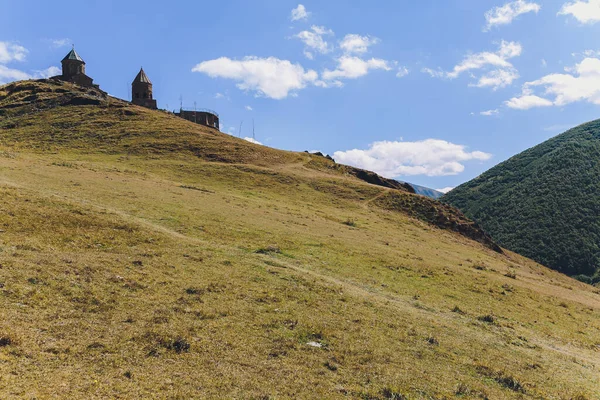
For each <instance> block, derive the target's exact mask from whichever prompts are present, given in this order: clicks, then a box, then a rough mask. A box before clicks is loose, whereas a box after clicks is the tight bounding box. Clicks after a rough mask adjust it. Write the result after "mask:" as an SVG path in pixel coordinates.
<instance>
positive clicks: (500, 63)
mask: <svg viewBox="0 0 600 400" xmlns="http://www.w3.org/2000/svg"><path fill="white" fill-rule="evenodd" d="M522 51H523V48H522V47H521V45H520V44H519V43H516V42H506V41H504V40H503V41H502V42H500V47H499V49H498V51H497V52H495V53H491V52H488V51H484V52H481V53H475V54H470V55H468V56H466V57H465V59H464V60H463V61H462V62H461V63H460V64H458V65H456V66H455V67H454V69H453V70H452V71H451V72H448V73H447V76H448V77H449V78H451V79H453V78H457V77H458V76H459V75H460V74H462V73H463V72H467V71H470V70H476V69H481V68H484V67H487V66H493V67H501V68H509V69H512V68H513V65H512V64H511V63H510V62H508V60H509V59H511V58H514V57H518V56H520V55H521V52H522Z"/></svg>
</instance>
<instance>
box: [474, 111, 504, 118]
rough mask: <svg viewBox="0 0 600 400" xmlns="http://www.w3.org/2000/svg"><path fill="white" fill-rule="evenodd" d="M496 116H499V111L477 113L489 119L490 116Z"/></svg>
mask: <svg viewBox="0 0 600 400" xmlns="http://www.w3.org/2000/svg"><path fill="white" fill-rule="evenodd" d="M498 114H500V110H498V109H495V110H487V111H481V112H480V113H479V115H483V116H484V117H491V116H492V115H498Z"/></svg>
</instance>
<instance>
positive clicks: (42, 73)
mask: <svg viewBox="0 0 600 400" xmlns="http://www.w3.org/2000/svg"><path fill="white" fill-rule="evenodd" d="M61 74H62V70H61V69H60V68H58V67H55V66H52V67H48V68H46V69H42V70H39V71H35V74H34V75H33V77H34V78H50V77H52V76H56V75H61Z"/></svg>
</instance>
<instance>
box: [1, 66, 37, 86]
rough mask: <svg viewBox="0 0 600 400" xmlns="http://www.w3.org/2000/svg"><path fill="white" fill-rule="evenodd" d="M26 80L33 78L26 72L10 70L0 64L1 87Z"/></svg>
mask: <svg viewBox="0 0 600 400" xmlns="http://www.w3.org/2000/svg"><path fill="white" fill-rule="evenodd" d="M24 79H31V76H30V75H29V74H28V73H26V72H23V71H19V70H18V69H12V68H8V67H7V66H5V65H2V64H0V85H4V84H5V83H8V82H12V81H21V80H24Z"/></svg>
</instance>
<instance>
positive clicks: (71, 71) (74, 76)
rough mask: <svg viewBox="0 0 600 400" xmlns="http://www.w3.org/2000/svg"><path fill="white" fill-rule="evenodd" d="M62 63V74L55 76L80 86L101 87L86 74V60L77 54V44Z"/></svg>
mask: <svg viewBox="0 0 600 400" xmlns="http://www.w3.org/2000/svg"><path fill="white" fill-rule="evenodd" d="M61 64H62V75H58V76H55V77H54V78H56V79H60V80H63V81H67V82H71V83H75V84H77V85H80V86H87V87H93V88H95V89H100V86H99V85H95V84H94V80H93V79H92V78H90V77H89V76H87V75H86V74H85V61H83V59H82V58H81V57H80V56H79V54H77V52H76V51H75V46H73V48H72V49H71V51H70V52H69V54H67V55H66V56H65V58H63V59H62V61H61Z"/></svg>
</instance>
